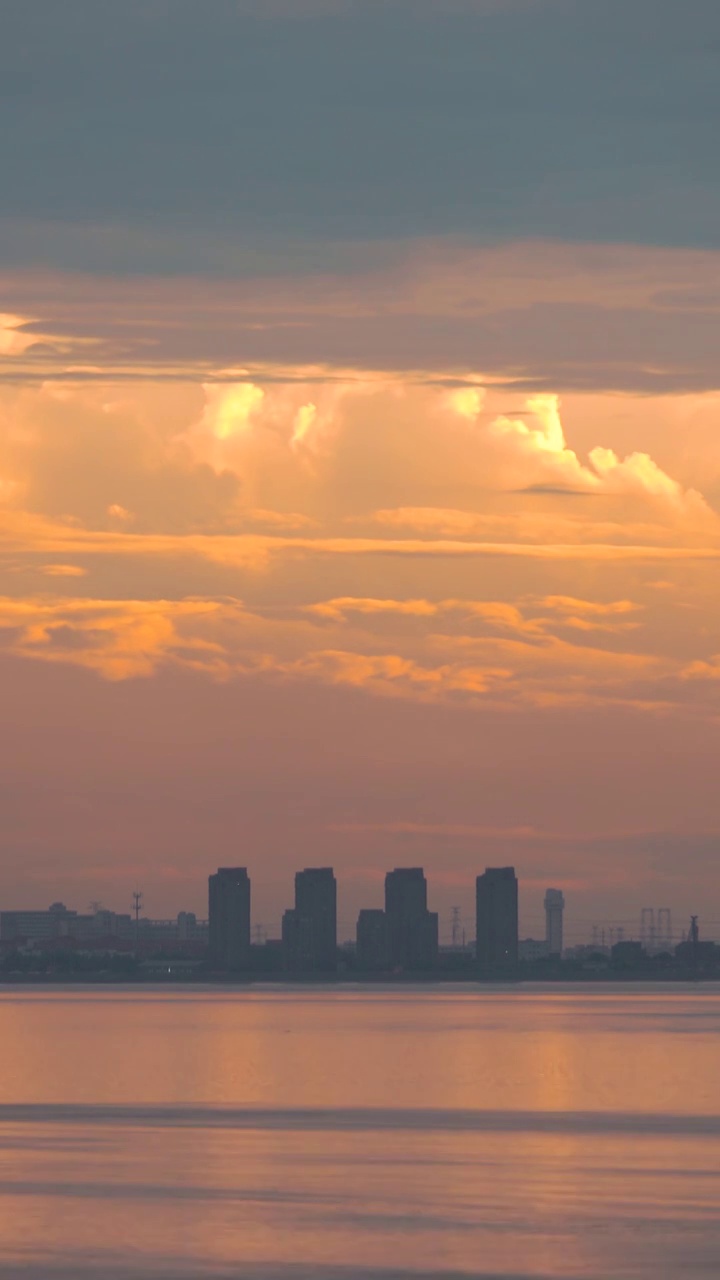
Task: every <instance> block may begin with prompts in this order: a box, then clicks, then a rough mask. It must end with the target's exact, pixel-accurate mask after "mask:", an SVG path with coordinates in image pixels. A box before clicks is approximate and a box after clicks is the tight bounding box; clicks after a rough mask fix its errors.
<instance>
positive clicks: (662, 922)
mask: <svg viewBox="0 0 720 1280" xmlns="http://www.w3.org/2000/svg"><path fill="white" fill-rule="evenodd" d="M657 941H658V946H659V947H662V948H663V950H664V949H665V948H669V947H672V941H673V931H672V915H671V914H670V908H669V907H660V909H659V911H658V914H657Z"/></svg>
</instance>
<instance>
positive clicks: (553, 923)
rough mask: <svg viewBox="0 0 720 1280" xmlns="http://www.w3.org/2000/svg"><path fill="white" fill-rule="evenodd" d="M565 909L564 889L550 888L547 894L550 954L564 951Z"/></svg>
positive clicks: (560, 953)
mask: <svg viewBox="0 0 720 1280" xmlns="http://www.w3.org/2000/svg"><path fill="white" fill-rule="evenodd" d="M564 910H565V898H564V896H563V892H562V889H548V890H547V892H546V894H545V941H546V943H547V949H548V955H550V956H561V955H562V952H563V911H564Z"/></svg>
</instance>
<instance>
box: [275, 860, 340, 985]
mask: <svg viewBox="0 0 720 1280" xmlns="http://www.w3.org/2000/svg"><path fill="white" fill-rule="evenodd" d="M283 942H284V943H285V944H286V945H285V962H286V965H287V967H288V968H290V969H306V970H317V971H320V972H324V973H334V972H335V969H336V967H337V884H336V881H335V876H334V874H333V869H332V867H307V868H306V869H305V870H304V871H298V872H297V874H296V876H295V909H294V911H286V912H285V916H284V917H283Z"/></svg>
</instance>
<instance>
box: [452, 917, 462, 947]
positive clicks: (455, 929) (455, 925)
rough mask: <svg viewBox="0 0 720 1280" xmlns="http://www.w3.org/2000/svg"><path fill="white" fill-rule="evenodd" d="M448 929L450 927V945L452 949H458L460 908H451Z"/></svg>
mask: <svg viewBox="0 0 720 1280" xmlns="http://www.w3.org/2000/svg"><path fill="white" fill-rule="evenodd" d="M450 927H451V935H450V936H451V938H452V944H453V946H454V947H458V946H459V945H460V908H459V907H453V908H452V919H451V926H450Z"/></svg>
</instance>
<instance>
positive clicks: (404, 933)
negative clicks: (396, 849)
mask: <svg viewBox="0 0 720 1280" xmlns="http://www.w3.org/2000/svg"><path fill="white" fill-rule="evenodd" d="M385 915H386V917H387V935H388V951H389V955H390V963H391V965H392V966H393V967H394V968H397V969H407V970H421V971H422V970H428V969H432V968H434V966H435V964H436V962H437V953H438V918H437V914H436V913H435V912H434V911H428V909H427V881H426V880H425V873H424V872H423V869H422V867H396V868H395V870H394V871H388V873H387V875H386V877H385Z"/></svg>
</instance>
